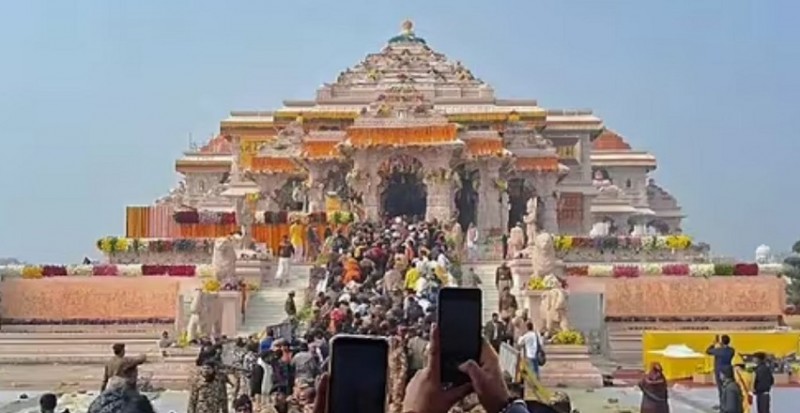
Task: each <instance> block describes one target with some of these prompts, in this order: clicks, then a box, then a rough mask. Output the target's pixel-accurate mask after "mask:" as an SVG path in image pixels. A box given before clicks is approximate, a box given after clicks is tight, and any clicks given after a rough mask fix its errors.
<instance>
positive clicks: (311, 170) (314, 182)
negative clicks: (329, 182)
mask: <svg viewBox="0 0 800 413" xmlns="http://www.w3.org/2000/svg"><path fill="white" fill-rule="evenodd" d="M329 170H330V168H329V167H328V166H326V165H317V164H309V165H308V206H309V208H308V210H309V212H319V211H324V210H325V179H326V177H327V174H328V171H329Z"/></svg>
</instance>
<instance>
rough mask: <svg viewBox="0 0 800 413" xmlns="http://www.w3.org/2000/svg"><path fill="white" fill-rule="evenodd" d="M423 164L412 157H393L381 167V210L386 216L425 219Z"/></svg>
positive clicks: (426, 201) (425, 190) (379, 172)
mask: <svg viewBox="0 0 800 413" xmlns="http://www.w3.org/2000/svg"><path fill="white" fill-rule="evenodd" d="M422 171H423V168H422V163H421V162H420V161H419V160H418V159H416V158H414V157H410V156H396V157H392V158H390V159H389V160H387V161H386V162H384V163H383V164H381V166H380V167H379V168H378V174H379V175H380V176H381V181H382V187H383V190H382V191H381V210H382V212H383V215H384V216H387V217H396V216H400V215H404V216H417V217H420V218H424V217H425V210H426V209H427V206H428V199H427V198H428V195H427V188H426V187H425V183H424V182H423V174H422Z"/></svg>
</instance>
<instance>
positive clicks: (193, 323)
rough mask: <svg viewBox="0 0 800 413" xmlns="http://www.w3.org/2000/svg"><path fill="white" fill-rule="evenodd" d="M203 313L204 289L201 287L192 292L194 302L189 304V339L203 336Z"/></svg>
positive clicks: (187, 335) (187, 326)
mask: <svg viewBox="0 0 800 413" xmlns="http://www.w3.org/2000/svg"><path fill="white" fill-rule="evenodd" d="M202 313H203V291H202V290H200V289H199V288H198V289H196V290H195V291H194V292H193V294H192V303H191V304H190V306H189V322H188V323H187V325H186V338H187V339H188V341H192V340H196V339H198V338H200V337H203V324H202V320H201V318H200V315H201V314H202Z"/></svg>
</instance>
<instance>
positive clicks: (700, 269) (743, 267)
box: [564, 263, 781, 278]
mask: <svg viewBox="0 0 800 413" xmlns="http://www.w3.org/2000/svg"><path fill="white" fill-rule="evenodd" d="M780 271H781V267H780V265H775V264H762V265H759V264H755V263H738V264H684V263H665V264H661V263H644V264H629V263H626V264H615V265H611V264H590V265H576V264H566V266H565V268H564V273H565V274H566V275H571V276H589V277H615V278H636V277H639V276H651V275H667V276H676V277H681V276H691V277H711V276H756V275H759V274H772V275H778V274H780Z"/></svg>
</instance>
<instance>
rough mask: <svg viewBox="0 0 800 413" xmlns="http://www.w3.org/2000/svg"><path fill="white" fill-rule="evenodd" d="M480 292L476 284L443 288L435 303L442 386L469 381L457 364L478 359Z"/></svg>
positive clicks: (479, 354)
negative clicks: (471, 286) (466, 286)
mask: <svg viewBox="0 0 800 413" xmlns="http://www.w3.org/2000/svg"><path fill="white" fill-rule="evenodd" d="M482 301H483V294H482V293H481V290H480V289H478V288H442V289H441V290H439V302H438V306H437V318H438V330H439V343H440V347H441V351H440V353H441V355H440V357H441V360H440V370H441V371H440V374H441V381H442V383H443V384H444V385H445V386H457V385H460V384H464V383H467V382H469V377H468V376H467V375H466V374H464V373H462V372H461V370H459V368H458V366H460V365H461V364H463V363H464V362H466V361H468V360H474V361H476V362H479V361H480V357H481V348H482V346H483V338H482V336H481V317H482V314H483V303H482Z"/></svg>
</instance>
